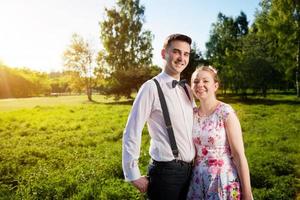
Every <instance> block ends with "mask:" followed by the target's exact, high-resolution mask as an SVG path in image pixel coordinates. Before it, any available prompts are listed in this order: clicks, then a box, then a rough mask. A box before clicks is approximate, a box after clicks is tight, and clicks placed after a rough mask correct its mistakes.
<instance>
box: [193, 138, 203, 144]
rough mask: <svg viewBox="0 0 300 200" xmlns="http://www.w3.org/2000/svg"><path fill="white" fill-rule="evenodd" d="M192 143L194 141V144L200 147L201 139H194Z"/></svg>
mask: <svg viewBox="0 0 300 200" xmlns="http://www.w3.org/2000/svg"><path fill="white" fill-rule="evenodd" d="M193 141H194V143H195V144H197V145H201V139H200V137H196V138H194V139H193Z"/></svg>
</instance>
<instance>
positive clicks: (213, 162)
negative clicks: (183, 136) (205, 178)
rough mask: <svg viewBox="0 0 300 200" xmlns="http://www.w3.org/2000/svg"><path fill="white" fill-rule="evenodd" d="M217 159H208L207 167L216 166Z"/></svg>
mask: <svg viewBox="0 0 300 200" xmlns="http://www.w3.org/2000/svg"><path fill="white" fill-rule="evenodd" d="M216 165H217V159H208V166H216Z"/></svg>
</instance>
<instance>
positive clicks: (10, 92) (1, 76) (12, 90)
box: [0, 65, 78, 98]
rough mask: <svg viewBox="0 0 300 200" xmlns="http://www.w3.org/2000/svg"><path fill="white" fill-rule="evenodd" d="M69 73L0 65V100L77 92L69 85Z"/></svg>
mask: <svg viewBox="0 0 300 200" xmlns="http://www.w3.org/2000/svg"><path fill="white" fill-rule="evenodd" d="M69 79H70V75H69V73H59V72H55V73H50V74H47V73H42V72H37V71H33V70H30V69H26V68H22V69H18V68H10V67H7V66H4V65H0V98H12V97H16V98H19V97H33V96H49V95H51V93H70V92H78V90H76V87H73V85H72V84H70V81H69Z"/></svg>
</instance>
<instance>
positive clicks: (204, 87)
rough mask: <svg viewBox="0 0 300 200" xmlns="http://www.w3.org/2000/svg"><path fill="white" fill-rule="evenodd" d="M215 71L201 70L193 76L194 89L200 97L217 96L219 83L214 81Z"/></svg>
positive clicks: (195, 93)
mask: <svg viewBox="0 0 300 200" xmlns="http://www.w3.org/2000/svg"><path fill="white" fill-rule="evenodd" d="M212 73H213V72H209V71H204V70H201V71H199V72H198V73H197V74H195V75H193V77H192V90H193V93H194V95H195V96H196V97H197V98H198V99H206V98H210V97H212V96H215V94H216V91H217V89H218V87H219V84H218V83H217V82H215V81H214V78H213V74H212Z"/></svg>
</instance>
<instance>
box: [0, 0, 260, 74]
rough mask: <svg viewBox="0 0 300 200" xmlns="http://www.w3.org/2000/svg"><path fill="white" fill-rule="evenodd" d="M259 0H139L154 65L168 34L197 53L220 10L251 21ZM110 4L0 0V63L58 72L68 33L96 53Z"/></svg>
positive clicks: (94, 0)
mask: <svg viewBox="0 0 300 200" xmlns="http://www.w3.org/2000/svg"><path fill="white" fill-rule="evenodd" d="M259 2H260V0H209V1H207V0H140V3H141V4H142V5H144V6H145V23H144V25H143V28H144V30H150V31H151V32H152V34H153V35H154V39H153V43H152V46H153V48H154V51H153V54H154V57H153V63H154V64H157V65H162V63H163V61H162V59H161V56H160V51H161V48H162V44H163V42H164V39H165V38H166V37H167V36H168V35H170V34H172V33H183V34H186V35H189V36H190V37H191V38H192V39H193V41H194V42H195V43H196V44H197V47H198V48H199V50H200V51H201V52H204V50H205V43H206V42H207V41H208V39H209V32H210V30H211V27H212V26H211V25H212V23H214V22H216V20H217V15H218V13H219V12H222V13H223V14H225V15H226V16H231V17H237V16H238V15H239V14H240V12H241V11H243V12H244V13H245V14H246V15H247V18H248V21H249V23H250V24H251V23H252V22H253V18H254V14H255V11H256V10H257V9H258V8H259ZM114 5H115V0H85V1H83V0H42V1H41V0H0V62H2V63H4V64H6V65H8V66H10V67H26V68H30V69H33V70H38V71H43V72H53V71H62V70H63V69H64V68H63V60H62V55H63V52H64V50H65V49H66V48H67V46H68V45H69V44H70V40H71V36H72V34H73V33H78V34H79V35H81V36H83V38H84V39H85V40H87V41H88V42H89V43H90V44H91V46H92V49H93V51H94V53H95V55H96V53H97V51H99V49H101V48H102V45H101V40H100V26H99V22H100V21H103V19H104V17H105V12H104V8H105V7H107V8H111V7H112V6H114Z"/></svg>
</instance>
